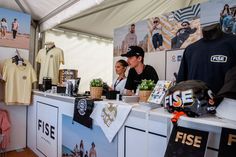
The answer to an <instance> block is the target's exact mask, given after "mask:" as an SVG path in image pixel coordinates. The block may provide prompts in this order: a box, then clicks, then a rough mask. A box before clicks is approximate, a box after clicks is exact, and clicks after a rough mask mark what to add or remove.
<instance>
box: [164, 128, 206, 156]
mask: <svg viewBox="0 0 236 157" xmlns="http://www.w3.org/2000/svg"><path fill="white" fill-rule="evenodd" d="M207 139H208V132H206V131H200V130H195V129H189V128H184V127H180V126H174V127H173V129H172V132H171V136H170V139H169V143H168V146H167V149H166V152H165V157H204V154H205V151H206V145H207Z"/></svg>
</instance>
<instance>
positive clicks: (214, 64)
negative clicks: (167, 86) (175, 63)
mask: <svg viewBox="0 0 236 157" xmlns="http://www.w3.org/2000/svg"><path fill="white" fill-rule="evenodd" d="M235 65H236V36H234V35H232V34H223V36H222V37H221V38H219V39H215V40H208V41H206V40H204V39H200V40H198V41H197V42H195V43H193V44H191V45H189V46H188V47H187V48H186V49H185V51H184V54H183V58H182V62H181V65H180V69H179V73H178V77H177V82H181V81H185V80H202V81H204V82H206V83H207V85H208V86H209V88H210V89H211V90H212V91H213V92H214V93H215V94H217V92H218V91H219V90H220V88H221V87H222V86H223V84H224V78H225V74H226V72H227V71H228V70H229V69H230V68H232V67H233V66H235Z"/></svg>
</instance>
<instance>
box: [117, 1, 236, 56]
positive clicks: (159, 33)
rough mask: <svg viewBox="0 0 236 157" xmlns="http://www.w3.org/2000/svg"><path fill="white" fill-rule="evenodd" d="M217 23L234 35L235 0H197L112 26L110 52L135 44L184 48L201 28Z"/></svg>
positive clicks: (154, 48)
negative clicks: (119, 25) (182, 6)
mask: <svg viewBox="0 0 236 157" xmlns="http://www.w3.org/2000/svg"><path fill="white" fill-rule="evenodd" d="M215 23H220V25H221V27H222V31H223V32H225V33H228V34H235V35H236V2H235V0H226V1H214V2H206V3H201V4H200V3H199V4H196V5H193V6H189V7H186V8H182V9H179V10H176V11H172V12H169V13H165V14H162V15H158V16H156V17H152V18H149V19H147V20H143V21H139V22H137V23H133V24H130V25H129V26H124V27H120V28H117V29H115V30H114V50H113V51H114V56H120V55H121V54H123V53H126V50H127V47H128V46H131V45H138V46H141V47H142V48H143V49H144V52H158V51H163V50H176V49H183V48H186V47H187V46H188V45H190V44H192V43H194V42H196V41H198V40H199V39H201V38H202V31H201V30H202V28H203V27H205V26H208V25H211V24H215Z"/></svg>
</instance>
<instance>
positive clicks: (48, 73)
mask: <svg viewBox="0 0 236 157" xmlns="http://www.w3.org/2000/svg"><path fill="white" fill-rule="evenodd" d="M36 62H38V63H40V64H41V67H40V73H39V84H42V82H43V77H50V78H51V79H52V84H57V83H58V79H59V68H60V63H62V64H64V54H63V50H62V49H60V48H57V47H55V48H53V49H51V50H50V51H48V52H46V49H41V50H39V52H38V55H37V57H36Z"/></svg>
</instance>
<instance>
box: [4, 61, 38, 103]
mask: <svg viewBox="0 0 236 157" xmlns="http://www.w3.org/2000/svg"><path fill="white" fill-rule="evenodd" d="M24 63H25V64H26V66H23V65H16V64H15V63H12V60H11V59H7V60H6V61H5V63H4V66H3V74H2V75H3V76H2V77H3V80H4V81H5V99H4V101H5V103H6V104H7V105H14V104H20V105H29V104H30V103H31V91H32V83H33V82H36V81H37V77H36V73H35V71H34V69H33V67H32V65H31V64H30V63H29V62H28V61H26V60H25V61H24Z"/></svg>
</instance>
